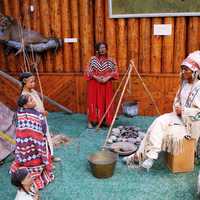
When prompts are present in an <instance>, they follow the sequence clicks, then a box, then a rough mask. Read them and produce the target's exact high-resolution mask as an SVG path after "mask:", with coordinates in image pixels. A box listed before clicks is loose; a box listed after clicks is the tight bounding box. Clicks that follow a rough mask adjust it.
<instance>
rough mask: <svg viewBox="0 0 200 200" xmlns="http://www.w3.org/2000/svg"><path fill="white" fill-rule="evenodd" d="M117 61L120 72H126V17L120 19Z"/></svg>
mask: <svg viewBox="0 0 200 200" xmlns="http://www.w3.org/2000/svg"><path fill="white" fill-rule="evenodd" d="M117 36H118V37H117V63H118V65H119V66H120V68H119V72H125V71H126V66H127V27H126V21H125V19H118V34H117Z"/></svg>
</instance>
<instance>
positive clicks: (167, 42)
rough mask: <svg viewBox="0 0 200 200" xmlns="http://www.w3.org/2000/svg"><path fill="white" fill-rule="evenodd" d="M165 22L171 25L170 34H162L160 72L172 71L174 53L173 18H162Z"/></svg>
mask: <svg viewBox="0 0 200 200" xmlns="http://www.w3.org/2000/svg"><path fill="white" fill-rule="evenodd" d="M164 23H165V24H171V25H172V34H171V35H169V36H164V38H163V48H162V58H163V60H162V72H164V73H172V72H173V54H174V18H173V17H166V18H164Z"/></svg>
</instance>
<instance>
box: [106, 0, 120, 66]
mask: <svg viewBox="0 0 200 200" xmlns="http://www.w3.org/2000/svg"><path fill="white" fill-rule="evenodd" d="M105 13H106V20H105V23H106V26H105V31H106V37H105V39H106V43H107V44H108V56H110V57H112V58H114V59H116V60H117V51H116V50H117V39H116V26H115V20H114V19H111V18H109V16H108V2H107V1H106V0H105ZM120 67H121V66H119V70H120Z"/></svg>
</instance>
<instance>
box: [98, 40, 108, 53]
mask: <svg viewBox="0 0 200 200" xmlns="http://www.w3.org/2000/svg"><path fill="white" fill-rule="evenodd" d="M102 44H104V45H105V47H106V49H107V48H108V45H107V43H105V42H98V43H97V44H96V45H95V50H96V51H99V48H100V46H101V45H102Z"/></svg>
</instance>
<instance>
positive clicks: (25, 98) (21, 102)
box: [17, 94, 28, 108]
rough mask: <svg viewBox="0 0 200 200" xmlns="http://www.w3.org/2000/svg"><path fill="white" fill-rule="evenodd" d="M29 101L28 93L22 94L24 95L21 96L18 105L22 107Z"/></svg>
mask: <svg viewBox="0 0 200 200" xmlns="http://www.w3.org/2000/svg"><path fill="white" fill-rule="evenodd" d="M27 102H28V95H24V94H22V95H21V96H20V97H19V99H18V101H17V105H18V106H19V107H20V108H22V107H23V106H24V105H26V104H27Z"/></svg>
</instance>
